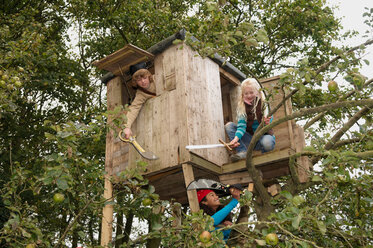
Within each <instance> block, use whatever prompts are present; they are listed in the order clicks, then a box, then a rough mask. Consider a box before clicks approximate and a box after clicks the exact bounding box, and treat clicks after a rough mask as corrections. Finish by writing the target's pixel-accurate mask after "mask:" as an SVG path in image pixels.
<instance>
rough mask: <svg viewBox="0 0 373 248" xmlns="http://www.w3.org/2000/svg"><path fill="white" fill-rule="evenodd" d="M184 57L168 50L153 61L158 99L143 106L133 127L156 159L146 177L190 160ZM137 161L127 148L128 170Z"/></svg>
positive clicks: (149, 164) (149, 165)
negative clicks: (128, 152)
mask: <svg viewBox="0 0 373 248" xmlns="http://www.w3.org/2000/svg"><path fill="white" fill-rule="evenodd" d="M184 56H185V50H181V49H178V47H177V46H171V47H170V48H168V49H167V50H166V51H164V52H163V53H162V54H160V55H157V56H156V57H155V60H154V67H155V75H154V78H155V83H156V91H157V92H156V93H157V97H155V98H152V99H149V100H148V101H147V102H146V104H145V105H144V106H143V108H142V110H141V111H140V113H139V116H138V118H137V120H136V121H135V123H134V124H133V132H135V133H136V134H137V135H138V136H137V140H138V142H139V143H140V144H141V145H142V146H143V147H144V148H145V149H147V150H150V151H152V152H153V153H155V154H156V155H157V156H158V157H159V159H158V160H155V161H147V162H148V171H147V173H149V174H152V173H160V172H162V171H164V170H167V169H169V168H171V167H173V166H177V165H179V164H180V162H182V161H188V159H189V152H187V151H186V150H185V146H186V145H187V143H188V140H187V139H188V137H187V123H186V109H187V106H186V99H185V87H184V82H185V80H186V75H185V71H184V59H183V57H184ZM139 159H141V158H140V156H139V155H138V154H137V153H136V152H135V151H134V149H133V148H130V156H129V164H130V166H134V165H135V162H136V160H139Z"/></svg>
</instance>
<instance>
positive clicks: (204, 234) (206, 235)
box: [199, 231, 211, 243]
mask: <svg viewBox="0 0 373 248" xmlns="http://www.w3.org/2000/svg"><path fill="white" fill-rule="evenodd" d="M199 240H201V242H202V243H207V242H209V241H210V240H211V233H210V232H209V231H203V232H202V233H201V234H200V235H199Z"/></svg>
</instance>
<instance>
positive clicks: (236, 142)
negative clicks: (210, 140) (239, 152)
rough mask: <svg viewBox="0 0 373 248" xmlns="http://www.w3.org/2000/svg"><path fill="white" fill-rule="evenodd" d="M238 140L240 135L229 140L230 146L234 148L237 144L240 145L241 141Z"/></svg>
mask: <svg viewBox="0 0 373 248" xmlns="http://www.w3.org/2000/svg"><path fill="white" fill-rule="evenodd" d="M238 141H239V139H238V137H237V136H236V137H234V139H232V140H231V142H229V144H228V145H229V146H230V147H232V148H235V147H237V146H239V145H240V143H238Z"/></svg>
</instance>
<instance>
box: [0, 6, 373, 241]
mask: <svg viewBox="0 0 373 248" xmlns="http://www.w3.org/2000/svg"><path fill="white" fill-rule="evenodd" d="M372 13H373V9H366V13H365V14H364V16H365V18H366V21H365V24H367V25H368V27H370V28H372V23H373V22H372ZM0 14H1V17H2V18H1V19H0V24H1V25H0V33H1V37H0V130H1V132H0V147H1V149H0V171H1V174H0V186H1V187H0V188H1V199H0V206H1V211H0V227H1V231H0V246H2V247H24V246H26V244H35V245H37V247H58V246H72V247H76V246H77V245H78V244H85V247H94V246H96V247H97V246H99V242H100V240H99V238H100V237H99V230H100V222H101V210H102V207H103V206H104V205H105V204H111V205H113V206H114V208H115V211H116V212H118V213H123V215H125V217H126V220H127V221H128V223H129V220H130V216H131V215H134V216H135V218H136V220H139V221H147V220H148V221H149V223H150V224H149V230H148V231H143V230H140V231H139V232H138V234H137V235H135V234H132V235H130V236H129V237H127V241H126V242H124V243H123V242H122V241H121V242H118V246H122V247H133V246H138V247H144V246H146V243H147V242H148V241H149V240H150V241H151V240H156V239H160V242H161V244H162V245H163V246H173V247H182V246H184V247H224V246H225V243H224V242H223V241H222V237H221V233H220V232H212V240H211V241H210V242H207V243H201V242H200V241H199V234H200V233H201V232H202V231H204V230H209V231H212V230H213V227H212V219H211V218H210V217H208V216H205V215H203V214H202V212H198V213H194V214H190V213H187V214H185V215H183V217H185V218H184V221H183V222H182V224H181V226H174V225H173V223H172V220H173V217H170V216H171V209H172V208H174V207H179V206H178V204H177V203H173V202H167V201H162V200H160V199H159V196H158V195H157V194H155V192H154V187H152V186H150V185H148V182H147V181H146V180H145V179H144V178H143V177H142V175H141V174H142V173H143V170H144V169H145V168H146V165H145V164H142V163H140V164H138V166H137V168H136V169H134V170H128V171H126V172H124V173H122V174H121V175H118V176H119V177H121V178H122V180H126V181H127V182H128V183H127V184H123V185H119V184H118V185H117V186H118V188H116V191H115V192H116V194H117V195H115V196H116V200H114V201H111V200H110V201H107V200H105V199H103V198H102V197H101V196H102V193H103V181H104V176H105V172H104V162H105V161H104V156H105V135H106V132H107V131H108V130H109V128H112V127H109V125H107V123H106V120H107V119H108V118H109V116H110V115H112V116H113V115H114V116H116V117H118V118H115V119H114V121H113V122H112V123H113V124H114V126H116V127H120V126H121V123H122V122H123V121H125V116H123V115H119V116H118V114H119V113H121V112H122V111H123V109H122V108H118V109H116V110H114V111H113V112H108V113H106V112H104V109H105V108H106V106H105V99H104V98H103V97H102V94H103V93H104V92H103V86H102V85H101V84H99V83H98V82H96V80H94V79H93V78H97V77H98V75H100V74H101V73H103V72H99V71H95V69H93V68H92V67H91V62H92V61H94V60H97V59H99V58H102V57H104V56H105V55H107V54H110V53H112V52H114V51H115V50H118V49H119V48H121V47H122V46H123V45H124V44H127V43H132V44H134V45H137V46H139V47H141V48H144V49H146V48H149V47H150V46H151V45H153V44H155V43H157V42H158V41H160V40H163V39H164V38H166V37H168V36H169V35H171V34H174V33H175V32H176V31H178V30H180V29H181V28H185V29H186V30H187V31H188V37H189V38H190V39H188V40H187V42H188V43H189V44H190V45H192V46H193V47H194V48H195V49H197V50H198V51H199V52H200V54H201V55H202V56H213V55H214V54H215V53H216V52H217V53H219V54H220V55H221V56H223V57H224V58H226V60H227V61H229V62H231V63H233V64H234V65H236V66H237V67H238V68H240V69H241V70H242V71H243V72H245V73H247V74H249V75H251V76H253V77H256V78H262V77H268V76H272V75H277V74H278V73H279V72H281V73H282V74H281V76H280V77H281V80H280V83H279V84H278V85H276V86H275V88H274V89H275V90H274V91H273V92H268V95H269V98H270V97H271V96H273V95H274V94H276V93H277V92H278V91H280V90H285V91H286V92H290V94H291V95H289V97H291V99H292V102H293V111H294V112H296V111H298V110H299V111H300V112H297V113H301V114H299V115H298V116H294V119H295V120H296V121H300V120H302V121H303V122H302V123H304V122H305V123H306V124H305V125H304V127H305V128H306V135H307V141H308V147H307V148H306V149H305V150H304V151H302V154H297V156H302V155H306V156H309V157H310V159H312V161H313V163H314V164H315V166H314V170H313V171H312V172H311V174H310V178H311V180H310V181H309V182H307V183H305V184H298V183H297V180H296V175H292V176H289V177H284V178H280V179H279V182H280V184H281V186H282V189H283V191H282V193H281V194H280V195H278V196H276V197H274V198H271V197H269V196H268V194H267V195H263V194H262V193H261V192H260V191H259V192H255V194H254V197H253V199H252V201H251V197H249V198H250V199H246V200H247V201H246V202H245V203H246V204H248V206H250V207H251V208H250V213H249V216H251V217H250V221H249V222H248V223H240V224H237V226H239V225H246V226H250V229H249V230H250V231H249V232H247V233H244V236H245V238H246V241H247V246H251V245H257V246H266V245H267V244H265V241H264V239H265V237H266V235H267V234H268V233H276V234H277V235H278V236H279V239H280V241H279V244H278V246H279V247H371V246H372V244H373V240H372V238H371V237H372V236H373V234H372V231H371V230H372V216H371V214H369V213H371V212H372V211H373V209H372V208H373V195H372V193H371V192H372V185H373V182H372V175H373V173H372V160H371V157H372V156H371V155H372V148H373V145H372V144H373V137H372V129H371V123H372V116H371V112H370V111H371V110H370V109H369V108H371V105H369V106H368V105H367V106H361V105H359V104H355V105H354V107H348V106H347V105H343V104H344V102H345V101H346V100H348V101H355V102H357V103H358V102H359V101H360V102H362V101H363V100H364V101H365V102H367V101H368V100H369V99H370V98H371V95H372V87H371V79H368V78H367V77H366V76H365V75H362V74H361V73H360V70H359V68H360V66H361V64H362V63H366V64H369V61H364V59H363V55H364V46H367V45H371V44H372V43H369V42H366V44H365V45H363V46H359V47H357V48H354V49H351V48H349V47H344V46H343V47H335V46H333V44H334V43H333V41H343V39H344V38H346V37H348V36H350V35H353V34H354V33H348V34H341V32H340V28H341V27H340V24H339V21H338V20H337V19H336V18H335V17H334V14H333V11H332V9H331V8H330V7H327V6H326V5H325V1H323V0H317V1H306V0H281V1H280V0H274V1H251V0H219V1H201V0H187V1H179V0H173V1H164V0H157V1H153V0H141V1H117V0H88V1H81V0H68V1H47V0H44V1H36V0H30V1H24V0H15V1H5V2H4V4H3V5H2V6H1V7H0ZM69 35H71V36H70V37H69ZM192 35H193V36H194V37H196V38H197V39H198V40H199V41H198V42H195V40H193V39H192ZM367 37H369V33H367ZM70 39H71V40H75V39H76V40H77V44H76V47H74V49H75V50H74V52H73V51H72V50H71V49H70V47H69V46H70V45H71V44H72V43H71V42H70ZM74 46H75V44H74ZM349 49H350V50H349ZM340 78H342V79H340ZM330 80H336V81H337V82H338V84H339V89H338V90H337V91H335V92H329V91H326V90H324V89H325V86H326V83H327V82H328V81H330ZM367 99H368V100H367ZM330 103H341V105H340V106H343V107H340V106H339V107H337V108H328V104H330ZM368 103H369V102H368ZM369 104H370V103H369ZM325 106H326V107H325ZM320 107H324V108H323V110H319V111H315V112H317V113H319V115H316V114H315V112H311V111H310V109H311V110H312V109H315V108H320ZM289 118H290V117H289ZM112 123H110V125H111V124H112ZM350 124H351V125H350ZM339 133H341V134H343V136H342V135H339ZM342 138H343V139H342ZM249 162H250V161H249ZM254 179H255V180H256V181H255V184H256V185H255V188H256V189H260V187H261V186H263V185H262V182H261V180H260V179H257V178H254ZM55 193H63V194H64V196H65V199H64V201H63V202H61V203H55V202H54V201H53V196H54V194H55ZM144 199H147V201H148V200H149V199H150V200H151V202H150V205H149V201H148V203H146V204H143V202H144ZM241 203H243V202H241ZM122 218H123V216H122ZM122 220H123V219H122ZM122 222H123V221H122ZM142 223H144V222H142ZM122 224H123V223H122ZM122 224H120V221H119V217H118V219H117V221H116V223H115V227H116V228H119V227H121V228H122V229H123V230H124V229H125V226H124V224H123V226H121V225H122ZM254 226H256V229H254ZM253 229H254V230H253ZM117 233H118V235H117V236H115V237H114V241H118V240H119V241H120V240H124V239H125V238H126V237H125V236H126V235H127V236H128V235H129V233H124V232H117ZM114 241H113V244H114ZM263 241H264V242H263ZM121 243H123V244H121Z"/></svg>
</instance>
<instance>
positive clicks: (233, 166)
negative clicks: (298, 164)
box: [222, 149, 294, 174]
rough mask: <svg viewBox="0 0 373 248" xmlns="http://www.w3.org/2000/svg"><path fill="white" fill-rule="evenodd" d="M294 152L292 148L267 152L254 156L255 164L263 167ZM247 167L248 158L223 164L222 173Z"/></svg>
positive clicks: (286, 157) (284, 158)
mask: <svg viewBox="0 0 373 248" xmlns="http://www.w3.org/2000/svg"><path fill="white" fill-rule="evenodd" d="M291 154H294V151H293V150H292V149H284V150H280V151H273V152H267V153H264V154H262V155H260V156H257V157H254V158H253V164H254V165H255V166H256V167H261V166H264V165H266V164H269V163H275V162H277V161H281V160H286V159H288V158H289V155H291ZM244 169H246V160H240V161H238V162H234V163H229V164H225V165H223V166H222V174H226V173H231V172H235V171H242V170H244Z"/></svg>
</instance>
